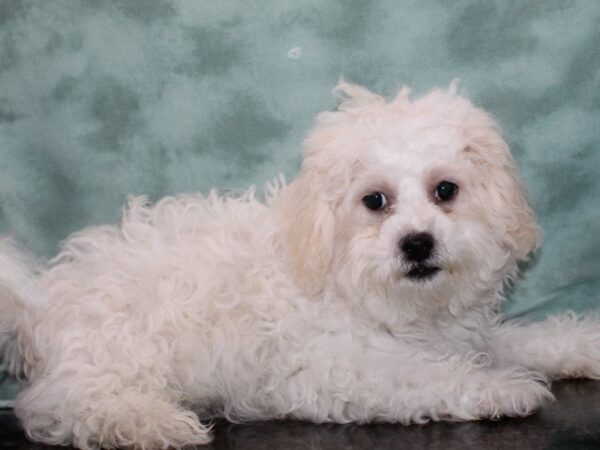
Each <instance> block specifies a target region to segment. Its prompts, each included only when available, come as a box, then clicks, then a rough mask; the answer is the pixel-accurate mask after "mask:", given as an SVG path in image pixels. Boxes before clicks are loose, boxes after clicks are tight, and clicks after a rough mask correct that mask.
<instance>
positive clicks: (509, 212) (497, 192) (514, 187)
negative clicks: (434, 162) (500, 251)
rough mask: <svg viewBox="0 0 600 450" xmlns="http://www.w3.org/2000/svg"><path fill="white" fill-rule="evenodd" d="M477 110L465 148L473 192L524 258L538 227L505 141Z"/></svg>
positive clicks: (519, 257)
mask: <svg viewBox="0 0 600 450" xmlns="http://www.w3.org/2000/svg"><path fill="white" fill-rule="evenodd" d="M478 112H479V116H480V117H479V121H478V123H473V124H472V125H473V127H471V129H470V130H466V132H467V135H469V136H470V138H469V143H468V145H467V147H466V148H465V152H466V153H467V157H468V158H469V159H470V160H471V161H472V162H473V164H474V165H475V169H476V170H477V176H476V177H474V181H473V182H474V183H475V184H476V185H475V186H473V189H472V195H473V196H475V197H477V201H478V203H479V208H480V209H481V211H482V212H483V214H485V215H486V216H487V220H488V222H489V223H490V225H491V226H492V227H494V228H495V229H500V230H501V231H503V236H504V242H505V245H506V246H507V247H508V249H509V250H510V251H511V253H512V254H513V255H514V256H515V258H516V259H517V260H520V261H523V260H526V259H527V258H528V256H529V254H530V253H531V252H532V251H533V250H535V249H536V248H537V247H538V246H539V243H540V239H541V230H540V228H539V226H538V225H537V223H536V221H535V215H534V213H533V210H532V209H531V207H530V206H529V202H528V200H527V192H526V190H525V186H524V184H523V182H522V181H521V179H520V177H519V174H518V172H517V169H516V165H515V163H514V160H513V157H512V155H511V153H510V149H509V147H508V145H507V144H506V142H504V140H503V139H502V137H501V135H500V133H499V132H498V130H497V127H496V125H495V124H494V122H493V120H492V119H491V118H489V117H488V116H487V115H485V114H484V113H483V112H482V111H478Z"/></svg>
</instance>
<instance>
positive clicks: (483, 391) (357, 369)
mask: <svg viewBox="0 0 600 450" xmlns="http://www.w3.org/2000/svg"><path fill="white" fill-rule="evenodd" d="M430 356H431V355H430ZM436 357H437V356H436ZM377 360H378V361H375V359H374V358H370V361H368V362H367V363H366V364H365V362H364V361H363V363H362V364H360V363H357V362H356V361H354V363H351V362H348V363H344V364H340V363H339V362H336V364H335V365H334V366H330V367H328V368H327V369H325V370H323V367H324V366H325V364H324V362H321V367H319V368H315V369H314V370H310V369H306V370H304V371H302V372H299V373H298V374H296V375H295V376H294V378H293V379H290V380H289V382H288V384H287V385H286V386H285V391H284V392H274V393H273V394H274V395H273V397H274V404H276V405H277V408H278V409H279V410H285V409H286V408H287V409H288V411H289V414H291V415H292V416H293V417H296V418H300V419H306V420H312V421H317V422H329V421H331V422H338V423H344V422H372V421H375V422H377V421H382V422H400V423H404V424H410V423H423V422H426V421H429V420H475V419H484V418H497V417H501V416H524V415H528V414H530V413H532V412H533V411H534V410H536V409H537V408H539V407H540V406H541V405H542V404H543V403H544V402H545V401H547V400H551V399H553V396H552V394H551V393H550V391H549V390H548V385H547V383H546V380H545V379H544V377H543V376H541V375H539V374H536V373H533V372H529V371H527V370H525V369H519V368H515V367H511V368H505V369H497V368H493V367H491V366H490V365H489V364H488V362H483V363H482V362H481V361H477V360H476V359H471V360H470V361H469V360H467V359H464V358H460V360H459V358H454V357H449V358H447V359H446V360H438V361H436V360H434V359H433V358H432V359H429V358H427V359H425V358H422V355H418V356H417V355H413V356H412V357H408V358H401V359H400V358H396V357H395V355H393V354H388V355H381V356H380V357H378V358H377ZM321 370H323V371H322V372H321Z"/></svg>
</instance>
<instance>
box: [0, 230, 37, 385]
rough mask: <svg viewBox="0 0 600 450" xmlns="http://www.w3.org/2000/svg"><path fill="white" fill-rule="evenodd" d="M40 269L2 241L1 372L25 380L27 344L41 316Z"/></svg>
mask: <svg viewBox="0 0 600 450" xmlns="http://www.w3.org/2000/svg"><path fill="white" fill-rule="evenodd" d="M37 273H38V265H37V264H36V263H35V260H34V258H32V257H31V256H30V255H29V254H27V252H25V251H23V250H21V249H20V248H19V247H18V246H17V245H16V244H15V243H14V242H12V241H11V240H10V239H4V238H0V371H5V372H8V373H9V374H10V375H12V376H14V377H16V378H25V377H27V373H28V372H29V369H30V366H31V363H32V362H33V361H32V356H31V355H30V354H29V353H30V352H29V349H28V342H29V341H30V340H29V336H30V335H31V334H30V330H31V326H32V323H33V321H34V319H35V317H37V316H38V315H39V313H40V309H41V306H42V305H41V302H42V299H41V296H40V295H39V291H40V290H39V288H38V281H37Z"/></svg>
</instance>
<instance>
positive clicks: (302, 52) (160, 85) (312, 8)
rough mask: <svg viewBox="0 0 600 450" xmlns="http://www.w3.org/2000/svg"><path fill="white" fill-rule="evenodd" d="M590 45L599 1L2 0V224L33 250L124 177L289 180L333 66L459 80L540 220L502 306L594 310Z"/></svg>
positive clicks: (110, 212) (144, 190) (599, 266)
mask: <svg viewBox="0 0 600 450" xmlns="http://www.w3.org/2000/svg"><path fill="white" fill-rule="evenodd" d="M599 48H600V2H599V1H596V0H588V1H584V0H582V1H578V0H572V1H569V0H563V1H555V0H540V1H525V0H524V1H515V2H513V1H500V0H498V1H491V0H473V1H467V0H463V1H443V0H438V1H432V0H412V1H400V0H387V1H367V0H347V1H332V0H331V1H316V0H306V1H302V0H293V1H291V0H290V1H285V0H256V1H247V0H244V1H221V2H218V1H202V0H197V1H167V0H112V1H111V0H104V1H100V0H88V1H76V0H68V1H61V0H53V1H46V0H38V1H27V0H0V232H2V233H6V234H10V235H13V236H15V237H16V238H17V239H18V240H20V241H21V242H23V243H24V244H25V245H26V246H28V247H29V248H30V249H31V250H33V251H34V252H36V253H37V254H39V255H41V256H44V257H49V256H51V255H52V254H54V253H55V252H56V249H57V245H58V243H59V242H60V241H61V240H62V239H64V238H65V237H67V236H68V235H69V233H71V232H73V231H75V230H78V229H80V228H81V227H84V226H86V225H91V224H98V223H111V222H114V221H116V220H117V219H118V216H119V211H120V207H121V205H122V203H123V201H124V200H125V198H126V196H127V195H129V194H147V195H149V196H150V197H151V198H153V199H157V198H159V197H161V196H164V195H168V194H175V193H178V192H189V191H200V192H206V191H207V190H208V189H209V188H210V187H212V186H218V187H220V188H224V189H241V188H245V187H248V186H249V185H251V184H255V185H258V186H261V185H263V184H264V183H265V182H266V181H268V180H271V179H273V178H274V177H275V176H276V175H277V174H278V173H280V172H282V173H283V174H285V176H286V177H287V178H288V179H290V178H292V177H293V176H294V174H295V173H296V172H297V170H298V167H299V149H300V146H301V142H302V139H303V136H305V134H306V132H307V130H309V129H310V128H311V125H312V123H313V118H314V116H315V114H316V113H318V112H319V111H322V110H325V109H331V108H333V107H335V99H334V98H333V97H332V96H331V94H330V92H331V90H332V88H333V87H334V86H335V85H336V83H337V81H338V80H339V78H340V77H342V76H343V77H344V78H346V79H347V80H349V81H352V82H356V83H361V84H364V85H366V86H367V87H368V88H370V89H373V90H376V91H378V92H380V93H382V94H384V95H386V96H391V95H393V94H394V92H395V91H396V90H397V89H398V88H399V87H400V86H401V85H403V84H407V85H409V86H411V87H412V88H413V92H414V93H415V95H418V94H420V93H424V92H426V91H427V90H429V89H431V88H433V87H439V86H441V87H445V86H448V85H449V84H450V83H451V81H452V80H453V79H455V78H458V79H461V80H462V82H461V91H462V93H463V94H465V95H467V96H468V97H470V98H471V99H472V100H473V101H474V102H475V103H477V104H479V105H481V106H483V107H485V108H486V109H488V110H489V111H491V112H492V113H493V114H494V115H495V116H496V117H497V119H498V121H499V122H500V124H501V125H502V128H503V129H504V131H505V134H506V137H507V139H508V141H509V143H510V145H511V147H512V149H513V152H514V155H515V157H516V160H517V162H518V164H519V167H520V170H521V173H522V175H523V177H524V179H525V181H526V183H527V185H528V187H529V190H530V192H531V199H532V203H533V206H534V208H535V210H536V212H537V214H538V216H539V220H540V223H541V224H542V226H543V228H544V230H545V243H544V246H543V249H542V251H541V252H540V253H539V254H538V255H537V257H536V258H535V259H534V260H533V261H532V262H531V263H530V264H529V266H528V267H527V270H525V273H524V278H523V279H522V280H521V281H520V282H519V283H518V284H517V286H516V287H515V289H514V292H513V293H512V294H511V298H510V300H509V302H508V303H507V307H506V313H507V314H508V315H509V316H523V315H525V316H528V317H532V318H535V317H540V316H544V315H546V314H549V313H554V312H557V311H560V310H564V309H567V308H571V309H575V310H577V311H582V312H583V311H589V310H593V309H597V308H598V305H599V301H600V236H599V230H600V181H599V178H600V149H599V148H598V146H599V143H600V50H599ZM1 389H2V388H1V387H0V393H2V395H3V396H4V397H5V398H6V397H10V396H11V395H13V393H11V392H12V391H10V390H9V388H7V387H5V388H4V390H3V391H2V390H1Z"/></svg>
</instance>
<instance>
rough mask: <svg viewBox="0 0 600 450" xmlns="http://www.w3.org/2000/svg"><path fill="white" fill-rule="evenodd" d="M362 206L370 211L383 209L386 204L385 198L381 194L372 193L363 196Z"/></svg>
mask: <svg viewBox="0 0 600 450" xmlns="http://www.w3.org/2000/svg"><path fill="white" fill-rule="evenodd" d="M362 202H363V205H365V206H366V207H367V208H369V209H370V210H372V211H379V210H381V209H383V208H385V207H386V206H387V204H388V200H387V197H386V196H385V194H384V193H383V192H373V193H371V194H369V195H365V196H364V197H363V199H362Z"/></svg>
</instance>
